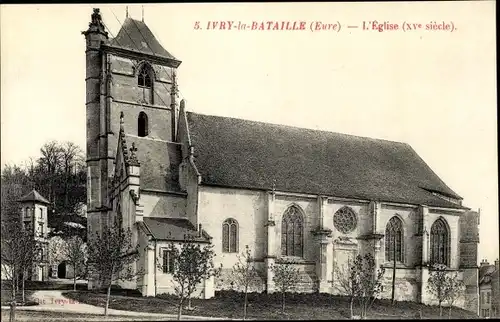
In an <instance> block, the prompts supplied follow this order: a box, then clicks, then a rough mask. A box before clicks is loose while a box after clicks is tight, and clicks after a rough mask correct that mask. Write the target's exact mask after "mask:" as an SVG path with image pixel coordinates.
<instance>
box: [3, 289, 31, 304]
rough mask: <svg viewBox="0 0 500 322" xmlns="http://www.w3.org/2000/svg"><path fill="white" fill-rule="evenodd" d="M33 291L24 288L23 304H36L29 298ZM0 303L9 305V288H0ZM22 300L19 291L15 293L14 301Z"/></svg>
mask: <svg viewBox="0 0 500 322" xmlns="http://www.w3.org/2000/svg"><path fill="white" fill-rule="evenodd" d="M32 294H33V291H30V290H25V304H24V305H38V303H37V302H35V301H33V300H31V295H32ZM1 299H2V305H9V304H10V302H11V301H12V291H11V290H2V293H1ZM22 300H23V297H22V293H21V291H19V292H17V293H16V302H17V303H21V302H22Z"/></svg>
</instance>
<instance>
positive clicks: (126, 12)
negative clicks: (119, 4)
mask: <svg viewBox="0 0 500 322" xmlns="http://www.w3.org/2000/svg"><path fill="white" fill-rule="evenodd" d="M125 8H126V9H125V10H126V11H125V18H128V6H126V7H125Z"/></svg>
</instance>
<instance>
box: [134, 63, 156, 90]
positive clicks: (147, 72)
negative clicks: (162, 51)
mask: <svg viewBox="0 0 500 322" xmlns="http://www.w3.org/2000/svg"><path fill="white" fill-rule="evenodd" d="M151 74H152V71H151V66H149V65H148V64H144V65H142V66H141V69H140V70H139V75H138V77H137V84H138V85H139V86H142V87H148V88H151V87H152V86H153V80H152V77H151Z"/></svg>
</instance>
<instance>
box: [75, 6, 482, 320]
mask: <svg viewBox="0 0 500 322" xmlns="http://www.w3.org/2000/svg"><path fill="white" fill-rule="evenodd" d="M83 34H84V35H85V39H86V44H87V46H86V61H87V68H86V90H87V101H86V110H87V165H88V181H87V182H88V185H87V189H88V190H87V197H88V204H87V218H88V231H89V234H91V233H93V232H96V231H100V230H101V229H102V228H103V227H104V225H107V224H109V223H110V222H112V221H115V220H119V221H120V222H121V223H122V225H123V226H124V227H127V228H130V229H131V230H132V231H133V240H134V243H135V244H136V245H139V252H140V256H139V259H138V260H137V262H136V269H137V271H138V272H141V273H140V274H139V276H137V279H136V280H134V281H132V282H128V283H123V284H122V286H123V287H128V288H134V289H138V290H140V291H141V292H142V294H143V295H145V296H155V295H157V294H160V293H171V292H172V291H173V290H172V284H171V264H170V263H171V260H172V259H171V258H170V257H169V255H168V252H167V251H166V249H167V245H168V244H169V243H170V242H172V241H174V242H176V243H182V240H183V236H184V235H185V234H191V235H195V236H198V241H199V242H200V243H212V244H213V245H214V247H215V252H216V254H217V256H216V258H215V261H216V263H215V264H216V265H217V266H218V265H219V264H222V265H223V267H224V269H223V271H222V274H221V276H220V277H218V278H217V279H214V280H210V281H206V283H204V285H202V286H201V287H200V293H199V294H198V295H197V296H200V297H202V298H210V297H212V296H213V295H214V292H215V291H216V290H221V289H228V288H231V285H232V283H231V282H232V275H231V267H232V266H233V265H234V264H235V263H236V261H237V260H238V259H237V256H238V254H240V253H241V252H242V251H243V249H244V247H245V245H248V246H249V247H250V249H251V251H252V261H253V262H254V264H255V267H256V269H257V270H258V272H259V277H258V278H257V279H258V280H257V281H256V283H255V284H256V285H257V286H256V287H255V289H254V290H255V291H266V292H274V290H275V286H274V283H273V279H272V276H273V275H272V274H273V273H272V270H271V267H272V266H273V265H280V264H281V263H292V264H293V265H295V266H296V267H298V268H299V269H300V272H301V282H300V285H299V289H298V291H300V292H326V293H333V294H336V293H338V290H337V288H336V283H337V279H338V277H336V276H335V274H334V269H333V267H334V265H347V264H348V262H349V258H351V257H352V256H353V255H355V254H357V253H360V254H364V253H367V252H370V253H372V254H374V255H375V259H376V266H377V267H380V266H382V267H385V268H386V276H385V279H384V283H385V284H386V287H385V288H384V289H385V290H387V291H386V292H384V293H383V294H382V296H384V297H389V298H390V296H391V294H390V290H391V287H390V286H389V285H390V283H391V281H392V269H393V266H394V262H395V263H396V284H397V285H396V299H398V300H408V301H418V302H422V303H426V304H430V303H435V299H433V298H432V296H431V295H430V294H429V293H428V291H427V281H428V276H429V273H430V271H431V270H432V268H431V264H433V263H442V264H445V265H447V266H448V268H449V270H450V272H454V271H456V272H459V274H460V277H461V279H462V280H463V281H464V283H465V284H466V286H467V292H466V295H465V296H464V298H462V299H461V300H460V301H459V303H458V305H459V306H462V307H467V308H468V309H470V310H472V311H474V312H477V299H478V278H477V276H478V266H477V243H478V242H479V239H478V234H477V231H478V228H477V225H478V216H477V213H475V212H473V211H470V209H469V208H467V207H466V206H464V205H463V204H462V197H461V196H460V195H459V194H457V193H456V192H455V191H453V190H452V189H451V188H450V187H449V186H447V185H446V184H445V183H444V182H443V181H442V180H441V179H440V178H439V177H438V176H437V175H436V174H435V173H434V172H433V171H432V169H431V168H430V167H429V166H428V165H427V164H426V163H425V161H424V160H422V158H420V156H419V155H418V154H417V153H416V152H415V151H414V150H413V149H412V147H411V146H409V145H408V144H406V143H400V142H393V141H387V140H379V139H372V138H366V137H358V136H352V135H345V134H340V133H333V132H327V131H317V130H311V129H304V128H297V127H291V126H284V125H277V124H269V123H262V122H255V121H249V120H243V119H235V118H229V117H221V116H212V115H202V114H198V113H194V112H190V111H188V110H187V107H186V102H185V101H181V102H180V104H178V102H177V98H176V93H177V90H178V89H177V83H176V73H177V69H178V67H179V66H180V64H181V61H180V60H178V59H177V58H175V57H174V56H173V55H172V54H171V53H170V52H168V51H167V50H165V49H164V48H163V46H162V45H161V44H160V43H159V42H158V40H157V39H156V38H155V37H154V35H153V33H152V32H151V30H150V29H149V28H148V26H147V25H146V24H145V23H144V22H143V21H137V20H134V19H132V18H129V17H127V18H126V20H125V21H124V23H123V25H122V27H121V29H120V31H119V32H118V34H117V35H116V36H113V35H110V34H109V32H108V30H107V28H106V26H105V24H104V22H103V20H102V16H101V13H100V11H99V9H94V12H93V14H92V16H91V22H90V24H89V28H88V29H87V30H86V31H85V32H83ZM89 238H91V237H90V235H89ZM158 263H161V265H158ZM97 286H98V283H97V281H92V280H91V281H90V283H89V287H90V288H93V287H97ZM470 303H473V304H470ZM474 303H476V304H474Z"/></svg>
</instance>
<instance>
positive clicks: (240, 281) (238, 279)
mask: <svg viewBox="0 0 500 322" xmlns="http://www.w3.org/2000/svg"><path fill="white" fill-rule="evenodd" d="M237 257H238V261H237V262H236V264H234V266H233V268H232V275H233V276H232V277H233V279H234V282H235V284H236V286H237V287H239V288H240V290H241V291H242V292H243V294H244V300H243V320H245V319H246V317H247V307H248V289H249V288H250V287H251V286H253V284H254V283H255V279H256V277H257V276H258V274H257V271H256V270H255V266H254V262H253V261H252V256H251V250H250V247H248V245H245V250H244V251H243V252H242V253H241V254H239V255H238V256H237Z"/></svg>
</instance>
